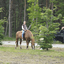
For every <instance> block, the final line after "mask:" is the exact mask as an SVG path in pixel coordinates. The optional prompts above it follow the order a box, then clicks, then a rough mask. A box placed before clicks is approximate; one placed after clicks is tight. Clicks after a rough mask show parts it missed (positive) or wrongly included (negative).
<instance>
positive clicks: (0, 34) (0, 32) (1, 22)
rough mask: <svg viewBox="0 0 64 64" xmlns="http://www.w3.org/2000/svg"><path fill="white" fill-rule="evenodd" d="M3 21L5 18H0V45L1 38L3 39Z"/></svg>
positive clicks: (0, 43)
mask: <svg viewBox="0 0 64 64" xmlns="http://www.w3.org/2000/svg"><path fill="white" fill-rule="evenodd" d="M1 9H2V8H0V10H1ZM4 22H6V18H4V19H1V20H0V45H2V42H1V40H2V39H3V36H4V34H3V33H4V27H3V24H4Z"/></svg>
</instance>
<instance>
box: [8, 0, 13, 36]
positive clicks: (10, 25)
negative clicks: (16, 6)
mask: <svg viewBox="0 0 64 64" xmlns="http://www.w3.org/2000/svg"><path fill="white" fill-rule="evenodd" d="M11 4H12V1H11V0H9V37H11V36H12V22H11V21H12V20H11Z"/></svg>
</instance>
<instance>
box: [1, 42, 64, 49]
mask: <svg viewBox="0 0 64 64" xmlns="http://www.w3.org/2000/svg"><path fill="white" fill-rule="evenodd" d="M2 43H3V45H15V41H2ZM19 45H20V44H19ZM21 45H22V46H26V41H23V42H22V44H21ZM29 46H31V43H29ZM35 46H39V45H38V44H37V43H35ZM52 46H53V47H58V48H64V44H52Z"/></svg>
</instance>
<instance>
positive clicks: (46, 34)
mask: <svg viewBox="0 0 64 64" xmlns="http://www.w3.org/2000/svg"><path fill="white" fill-rule="evenodd" d="M43 10H44V13H41V15H42V17H41V18H42V20H43V21H44V22H43V25H41V26H40V27H39V30H40V32H39V39H40V38H44V40H39V45H40V47H41V48H42V49H47V50H48V48H52V42H53V38H54V34H55V33H56V32H57V30H58V29H59V25H60V24H59V23H57V22H54V21H55V20H58V19H59V15H58V17H56V16H54V15H52V13H53V12H52V10H50V9H46V8H44V9H43ZM51 16H52V20H51Z"/></svg>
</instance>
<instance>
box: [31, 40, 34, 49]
mask: <svg viewBox="0 0 64 64" xmlns="http://www.w3.org/2000/svg"><path fill="white" fill-rule="evenodd" d="M31 47H32V49H33V50H34V49H35V41H34V39H32V42H31Z"/></svg>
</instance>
